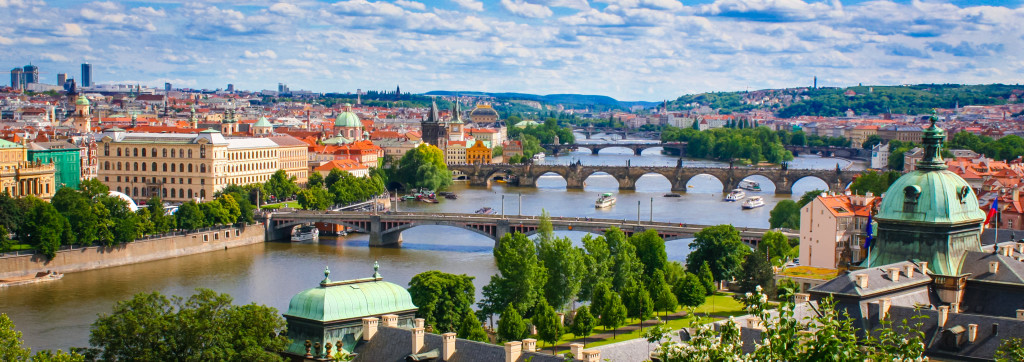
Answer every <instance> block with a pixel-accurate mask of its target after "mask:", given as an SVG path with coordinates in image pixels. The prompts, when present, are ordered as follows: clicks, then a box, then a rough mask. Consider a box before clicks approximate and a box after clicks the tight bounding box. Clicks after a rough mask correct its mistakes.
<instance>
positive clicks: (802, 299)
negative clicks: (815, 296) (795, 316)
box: [793, 293, 811, 304]
mask: <svg viewBox="0 0 1024 362" xmlns="http://www.w3.org/2000/svg"><path fill="white" fill-rule="evenodd" d="M809 301H811V295H810V294H807V293H796V294H793V302H794V303H796V304H800V303H807V302H809Z"/></svg>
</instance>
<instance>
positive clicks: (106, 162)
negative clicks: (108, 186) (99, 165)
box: [103, 161, 110, 171]
mask: <svg viewBox="0 0 1024 362" xmlns="http://www.w3.org/2000/svg"><path fill="white" fill-rule="evenodd" d="M103 169H104V170H107V171H110V161H103Z"/></svg>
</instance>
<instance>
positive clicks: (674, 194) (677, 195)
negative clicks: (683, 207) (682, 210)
mask: <svg viewBox="0 0 1024 362" xmlns="http://www.w3.org/2000/svg"><path fill="white" fill-rule="evenodd" d="M662 196H664V197H683V195H680V194H677V193H674V192H671V193H667V194H664V195H662Z"/></svg>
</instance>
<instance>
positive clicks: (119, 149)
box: [117, 147, 121, 157]
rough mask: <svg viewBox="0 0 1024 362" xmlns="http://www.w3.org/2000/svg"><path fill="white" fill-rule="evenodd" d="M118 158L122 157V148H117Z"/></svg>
mask: <svg viewBox="0 0 1024 362" xmlns="http://www.w3.org/2000/svg"><path fill="white" fill-rule="evenodd" d="M117 157H121V147H118V148H117Z"/></svg>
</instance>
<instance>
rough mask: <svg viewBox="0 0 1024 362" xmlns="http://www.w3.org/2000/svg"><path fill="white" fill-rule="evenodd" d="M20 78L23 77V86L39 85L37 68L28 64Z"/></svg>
mask: <svg viewBox="0 0 1024 362" xmlns="http://www.w3.org/2000/svg"><path fill="white" fill-rule="evenodd" d="M22 76H23V77H25V78H24V79H25V86H28V85H29V84H32V83H39V67H37V66H34V65H32V64H31V63H29V65H26V66H25V69H24V71H23V73H22Z"/></svg>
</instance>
